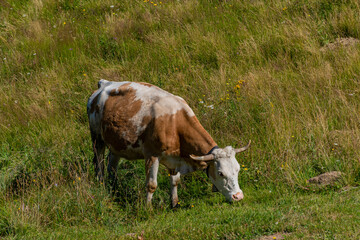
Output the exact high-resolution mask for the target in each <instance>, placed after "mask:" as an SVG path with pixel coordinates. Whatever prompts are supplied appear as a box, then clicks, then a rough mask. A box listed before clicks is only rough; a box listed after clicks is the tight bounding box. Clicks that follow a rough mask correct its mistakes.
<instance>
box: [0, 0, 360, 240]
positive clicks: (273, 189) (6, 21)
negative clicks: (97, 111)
mask: <svg viewBox="0 0 360 240" xmlns="http://www.w3.org/2000/svg"><path fill="white" fill-rule="evenodd" d="M359 38H360V4H359V3H358V2H357V1H345V0H342V1H340V0H336V1H334V0H332V1H331V0H314V1H308V0H298V1H284V0H278V1H265V0H254V1H235V0H233V1H232V0H229V1H209V0H207V1H205V0H200V1H190V0H183V1H175V0H173V1H169V0H163V1H147V0H145V1H144V0H139V1H138V0H134V1H115V0H112V1H110V0H101V1H99V0H98V1H94V0H89V1H81V0H61V1H55V0H48V1H42V0H16V1H15V0H5V1H1V2H0V238H2V237H8V238H20V239H21V238H34V239H39V238H50V237H52V238H72V239H73V238H89V237H90V238H91V237H92V238H94V239H99V238H108V237H111V238H136V237H138V236H141V234H143V236H144V237H145V238H147V239H149V238H153V237H156V238H163V239H168V238H169V237H171V236H172V237H175V238H185V239H187V238H199V239H200V238H201V239H203V238H204V237H205V238H209V239H212V238H221V239H237V238H240V239H242V238H245V239H252V238H257V237H260V236H264V235H271V234H273V233H276V232H280V233H282V234H284V236H286V237H287V238H290V239H296V238H313V239H333V238H345V239H356V238H359V237H360V233H359V230H358V226H359V224H360V210H359V209H360V203H359V200H360V197H359V195H360V194H359V189H358V188H357V186H358V185H359V183H360V164H359V159H360V112H359V111H360V91H359V89H360V51H359V50H360V41H359ZM100 78H104V79H107V80H113V81H125V80H126V81H143V82H149V83H152V84H155V85H157V86H159V87H161V88H163V89H165V90H167V91H170V92H172V93H174V94H177V95H180V96H182V97H183V98H184V99H185V100H186V101H187V102H188V103H189V105H190V106H191V107H192V108H193V110H194V112H195V113H196V115H197V117H198V118H199V120H200V122H201V123H202V124H203V125H204V127H205V129H207V130H208V131H209V133H210V134H211V135H212V136H213V138H214V139H215V141H216V142H217V143H218V145H220V146H226V145H233V146H235V145H237V144H240V145H244V144H245V143H247V141H248V140H249V139H251V140H252V142H253V144H252V147H251V150H250V151H248V152H246V153H244V154H243V155H241V156H239V159H238V160H239V163H240V165H242V170H241V171H240V176H239V180H240V187H241V188H242V189H243V191H244V194H245V200H244V201H242V202H241V203H238V204H233V205H229V204H226V203H224V202H223V201H224V199H223V197H222V196H220V195H219V194H216V193H211V190H210V189H211V188H210V183H209V181H208V179H207V177H206V175H205V174H204V173H201V172H199V173H195V174H191V175H189V176H185V177H184V178H183V179H182V184H181V187H180V190H179V198H180V200H181V205H182V207H181V208H180V209H178V210H177V211H175V212H173V211H172V210H170V208H169V205H170V202H169V184H168V179H167V173H166V171H165V169H164V168H162V169H160V174H159V188H158V189H157V191H156V193H155V195H154V201H153V206H154V208H153V210H148V209H146V208H145V205H144V201H145V187H144V185H145V170H144V163H143V161H141V160H140V161H138V162H128V161H125V160H121V162H120V166H119V175H120V179H119V185H120V189H121V192H120V193H119V196H118V197H117V198H116V199H113V198H112V196H111V195H110V194H109V192H108V191H107V190H106V187H104V186H103V185H101V184H99V183H98V182H96V181H95V176H94V171H93V168H92V165H91V159H92V150H91V143H90V134H89V130H88V122H87V116H86V102H87V98H88V97H89V96H90V94H91V93H92V91H93V90H95V89H96V88H97V81H98V80H99V79H100ZM332 170H337V171H342V172H343V173H344V174H343V178H342V179H341V181H340V182H339V184H338V185H336V186H334V187H331V188H325V189H318V188H315V187H313V186H311V185H310V184H309V183H308V182H307V179H309V178H310V177H313V176H316V175H318V174H320V173H323V172H327V171H332ZM345 186H346V187H347V188H346V189H345V190H344V188H343V187H345ZM142 232H143V233H142Z"/></svg>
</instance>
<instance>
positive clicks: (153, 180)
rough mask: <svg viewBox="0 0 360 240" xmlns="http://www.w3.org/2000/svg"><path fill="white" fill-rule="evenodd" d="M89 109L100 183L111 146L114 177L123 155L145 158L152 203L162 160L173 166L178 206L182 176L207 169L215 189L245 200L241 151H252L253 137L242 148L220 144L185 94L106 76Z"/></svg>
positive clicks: (174, 197) (110, 170) (110, 166)
mask: <svg viewBox="0 0 360 240" xmlns="http://www.w3.org/2000/svg"><path fill="white" fill-rule="evenodd" d="M87 113H88V117H89V124H90V132H91V139H92V144H93V151H94V158H93V163H94V166H95V172H96V174H97V177H98V179H99V180H100V181H103V179H104V151H105V147H108V148H109V155H108V166H107V170H108V173H109V178H111V179H114V178H116V170H117V165H118V162H119V158H125V159H128V160H136V159H145V170H146V192H147V193H146V201H147V204H148V205H150V206H151V199H152V196H153V193H154V191H155V189H156V187H157V174H158V169H159V164H162V165H164V166H165V167H166V168H167V169H168V170H169V175H170V183H171V205H172V207H176V206H177V204H178V195H177V185H178V184H179V182H180V175H183V174H187V173H191V172H194V171H196V170H206V172H207V174H208V177H209V178H210V180H211V182H212V183H213V189H217V190H218V191H220V192H221V193H222V194H223V195H224V196H225V198H226V200H227V201H229V202H232V201H239V200H241V199H243V197H244V195H243V192H242V190H241V189H240V187H239V184H238V173H239V171H240V165H239V163H238V162H237V161H236V159H235V154H236V153H240V152H243V151H245V150H246V149H248V148H249V146H250V143H251V141H249V143H248V145H247V146H245V147H242V148H236V149H234V148H232V147H231V146H227V147H225V148H220V147H218V146H217V144H216V143H215V141H214V140H213V138H212V137H211V136H210V134H209V133H208V132H207V131H206V130H205V129H204V128H203V126H202V125H201V124H200V122H199V121H198V119H197V118H196V116H195V114H194V112H193V110H192V109H191V108H190V107H189V105H188V104H187V103H186V102H185V100H184V99H182V98H181V97H179V96H175V95H173V94H171V93H169V92H167V91H165V90H162V89H161V88H159V87H156V86H154V85H151V84H149V83H142V82H112V81H107V80H104V79H101V80H100V81H99V82H98V90H96V91H95V92H94V93H93V94H92V95H91V96H90V98H89V100H88V103H87Z"/></svg>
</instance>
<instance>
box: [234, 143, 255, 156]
mask: <svg viewBox="0 0 360 240" xmlns="http://www.w3.org/2000/svg"><path fill="white" fill-rule="evenodd" d="M250 144H251V140H250V141H249V143H248V145H246V146H245V147H242V148H236V149H234V150H235V153H240V152H243V151H245V150H247V149H248V148H249V147H250Z"/></svg>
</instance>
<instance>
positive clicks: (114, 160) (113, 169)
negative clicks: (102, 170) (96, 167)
mask: <svg viewBox="0 0 360 240" xmlns="http://www.w3.org/2000/svg"><path fill="white" fill-rule="evenodd" d="M119 159H120V157H119V156H117V155H115V154H114V153H112V152H111V151H110V153H109V155H108V166H107V171H108V173H109V185H110V187H111V190H112V191H113V192H115V191H116V181H117V166H118V163H119Z"/></svg>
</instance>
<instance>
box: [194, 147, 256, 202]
mask: <svg viewBox="0 0 360 240" xmlns="http://www.w3.org/2000/svg"><path fill="white" fill-rule="evenodd" d="M250 143H251V141H250V142H249V143H248V145H247V146H245V147H242V148H237V149H234V148H232V147H230V146H229V147H225V148H217V149H215V150H214V151H213V152H212V153H211V154H208V155H205V156H194V155H191V156H190V157H191V158H192V159H194V160H196V161H205V162H206V163H207V164H208V169H207V171H208V176H209V178H210V180H211V182H212V183H213V184H214V185H215V187H216V188H217V189H218V190H219V192H221V193H222V194H223V195H224V196H225V198H226V200H228V201H229V202H232V201H239V200H241V199H243V198H244V194H243V192H242V191H241V189H240V187H239V183H238V175H239V171H240V165H239V163H238V162H237V161H236V158H235V154H236V153H240V152H243V151H245V150H246V149H248V148H249V146H250Z"/></svg>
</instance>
